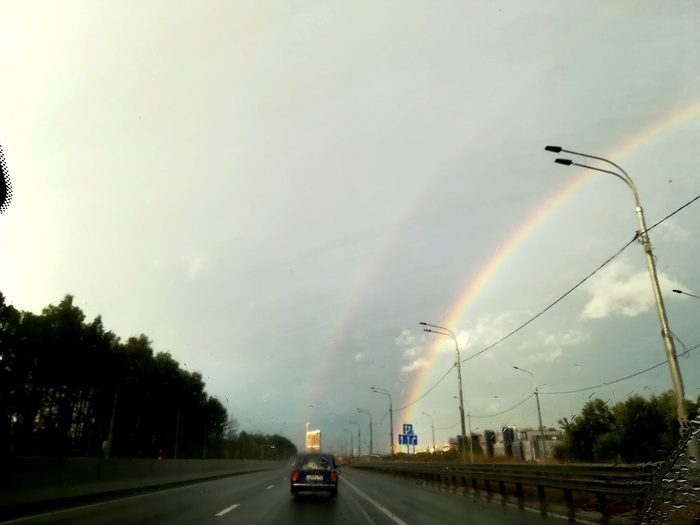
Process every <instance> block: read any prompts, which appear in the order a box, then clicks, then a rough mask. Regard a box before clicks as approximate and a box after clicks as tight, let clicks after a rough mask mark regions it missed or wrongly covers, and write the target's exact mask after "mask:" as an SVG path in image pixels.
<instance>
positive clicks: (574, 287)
mask: <svg viewBox="0 0 700 525" xmlns="http://www.w3.org/2000/svg"><path fill="white" fill-rule="evenodd" d="M698 199H700V195H698V196H696V197H694V198H692V199H691V200H689V201H688V202H686V203H685V204H684V205H683V206H681V207H680V208H678V209H676V210H674V211H673V212H671V213H669V214H668V215H666V217H664V218H663V219H661V220H660V221H658V222H656V223H655V224H653V225H652V226H651V227H649V228H647V230H646V231H647V232H649V231H651V230H653V229H654V228H656V227H657V226H659V225H660V224H662V223H663V222H664V221H666V220H668V219H670V218H671V217H673V216H674V215H675V214H677V213H678V212H680V211H681V210H683V209H684V208H687V207H688V206H690V205H691V204H692V203H694V202H695V201H697V200H698ZM640 236H641V232H640V231H638V232H637V233H636V234H635V236H634V238H633V239H632V240H631V241H629V242H628V243H626V244H625V245H624V246H623V247H622V248H620V249H619V250H618V251H617V252H615V253H614V254H613V255H612V256H611V257H609V258H608V259H606V260H605V262H603V264H601V265H600V266H598V267H597V268H596V269H595V270H593V271H592V272H591V273H589V274H588V275H587V276H586V277H584V278H583V279H581V280H580V281H579V282H578V283H576V284H575V285H574V286H573V287H572V288H570V289H569V290H567V291H566V292H565V293H564V294H562V295H561V296H560V297H559V298H557V299H556V300H555V301H554V302H552V303H551V304H550V305H549V306H547V307H546V308H544V309H543V310H541V311H540V312H538V313H537V314H535V315H534V316H533V317H531V318H530V319H529V320H528V321H526V322H524V323H523V324H521V325H520V326H518V327H517V328H516V329H515V330H513V331H511V332H510V333H508V334H507V335H505V336H503V337H502V338H501V339H499V340H498V341H496V342H495V343H493V344H491V345H489V346H487V347H486V348H484V349H483V350H480V351H478V352H477V353H475V354H472V355H470V356H469V357H466V358H464V359H462V360H461V361H460V362H461V363H464V362H466V361H469V360H471V359H474V358H475V357H477V356H479V355H481V354H483V353H484V352H487V351H489V350H491V349H492V348H494V347H495V346H497V345H499V344H501V343H502V342H503V341H505V340H506V339H508V338H509V337H512V336H513V335H515V334H516V333H517V332H519V331H520V330H522V329H523V328H525V327H526V326H527V325H529V324H530V323H532V322H533V321H534V320H535V319H537V318H539V317H540V316H542V315H543V314H544V313H545V312H547V311H549V310H550V309H551V308H552V307H554V306H555V305H556V304H558V303H559V302H561V301H562V300H563V299H564V298H565V297H567V296H568V295H569V294H571V292H573V291H574V290H576V288H578V287H579V286H581V285H582V284H583V283H585V282H586V281H587V280H588V279H590V278H591V277H592V276H593V275H595V274H596V273H598V272H599V271H600V270H602V269H603V268H604V267H605V266H606V265H608V264H609V263H610V262H611V261H612V260H613V259H615V258H616V257H617V256H618V255H620V254H621V253H622V252H623V251H625V250H626V249H627V248H628V247H629V246H630V245H631V244H632V243H633V242H634V241H636V240H637V239H638V238H639V237H640ZM694 348H697V347H693V349H694ZM691 350H692V349H691ZM689 351H690V350H689ZM685 353H687V352H684V353H683V354H680V355H684V354H685ZM664 363H665V361H664ZM658 366H661V365H655V366H654V367H652V368H650V369H649V370H653V369H654V368H656V367H658ZM454 368H455V365H453V366H452V367H450V369H449V370H447V372H445V374H444V375H443V376H442V377H441V378H440V379H438V381H437V382H436V383H435V384H434V385H433V386H432V387H430V388H429V389H428V390H427V391H426V392H425V393H424V394H423V395H421V396H420V397H419V398H417V399H416V400H415V401H413V402H411V403H408V404H407V405H404V406H402V407H400V408H395V409H394V412H400V411H401V410H405V409H406V408H409V407H411V406H413V405H415V404H416V403H418V401H420V400H421V399H423V398H424V397H426V396H427V395H428V394H430V392H432V391H433V390H434V389H435V388H436V387H437V386H438V385H439V384H440V383H442V382H443V381H444V379H445V378H446V377H447V376H448V375H449V373H450V372H452V370H453V369H454ZM646 371H648V370H646ZM646 371H642V372H639V373H637V374H635V375H639V374H640V373H644V372H646ZM630 377H634V375H632V376H630ZM625 379H629V378H623V379H620V380H616V382H618V381H624V380H625ZM606 384H613V383H606ZM591 388H599V387H591ZM591 388H586V389H583V390H591ZM583 390H579V391H583ZM573 392H574V391H571V392H562V393H573ZM543 393H544V392H543ZM549 393H550V394H554V392H549ZM523 402H524V401H523ZM472 417H476V416H472ZM489 417H491V416H489Z"/></svg>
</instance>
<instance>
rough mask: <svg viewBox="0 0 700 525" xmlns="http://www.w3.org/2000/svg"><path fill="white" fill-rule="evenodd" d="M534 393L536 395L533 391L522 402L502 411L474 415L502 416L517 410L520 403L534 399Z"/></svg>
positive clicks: (479, 417)
mask: <svg viewBox="0 0 700 525" xmlns="http://www.w3.org/2000/svg"><path fill="white" fill-rule="evenodd" d="M534 395H535V393H534V392H533V393H532V394H530V395H529V396H527V397H526V398H525V399H523V400H522V401H521V402H520V403H518V404H517V405H513V406H512V407H510V408H506V409H505V410H502V411H501V412H496V413H495V414H489V415H486V416H475V415H473V414H472V417H474V418H477V419H486V418H489V417H496V416H502V415H503V414H506V413H508V412H510V411H511V410H515V409H516V408H518V407H519V406H520V405H522V404H523V403H525V402H526V401H528V400H530V399H532V396H534Z"/></svg>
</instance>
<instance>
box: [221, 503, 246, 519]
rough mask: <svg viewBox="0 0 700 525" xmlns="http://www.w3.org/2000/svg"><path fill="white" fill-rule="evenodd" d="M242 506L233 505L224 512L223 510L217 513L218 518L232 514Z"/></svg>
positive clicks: (238, 504)
mask: <svg viewBox="0 0 700 525" xmlns="http://www.w3.org/2000/svg"><path fill="white" fill-rule="evenodd" d="M240 506H241V504H240V503H234V504H233V505H231V506H230V507H226V508H225V509H224V510H222V511H221V512H217V513H216V517H217V518H219V517H221V516H223V515H224V514H228V513H229V512H231V511H232V510H233V509H237V508H238V507H240Z"/></svg>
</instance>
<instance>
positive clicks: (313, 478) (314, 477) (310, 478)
mask: <svg viewBox="0 0 700 525" xmlns="http://www.w3.org/2000/svg"><path fill="white" fill-rule="evenodd" d="M306 479H307V480H308V481H323V476H319V475H317V474H309V475H308V476H306Z"/></svg>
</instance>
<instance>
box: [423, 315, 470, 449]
mask: <svg viewBox="0 0 700 525" xmlns="http://www.w3.org/2000/svg"><path fill="white" fill-rule="evenodd" d="M418 324H420V325H423V326H432V327H433V328H438V329H439V330H443V331H442V332H440V331H436V330H431V329H430V328H423V330H424V331H425V332H431V333H434V334H440V335H446V336H447V337H451V338H452V340H453V341H454V342H455V349H456V350H457V363H456V365H457V386H458V388H459V417H460V421H461V423H462V455H463V456H464V462H465V463H466V462H467V429H466V424H465V421H464V396H463V395H462V364H461V361H462V360H461V358H460V356H459V343H458V342H457V336H456V335H455V334H454V332H452V330H450V329H448V328H445V327H444V326H439V325H436V324H430V323H418ZM469 456H470V459H471V462H472V463H474V444H473V443H472V440H471V438H470V439H469Z"/></svg>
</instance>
